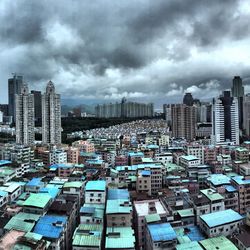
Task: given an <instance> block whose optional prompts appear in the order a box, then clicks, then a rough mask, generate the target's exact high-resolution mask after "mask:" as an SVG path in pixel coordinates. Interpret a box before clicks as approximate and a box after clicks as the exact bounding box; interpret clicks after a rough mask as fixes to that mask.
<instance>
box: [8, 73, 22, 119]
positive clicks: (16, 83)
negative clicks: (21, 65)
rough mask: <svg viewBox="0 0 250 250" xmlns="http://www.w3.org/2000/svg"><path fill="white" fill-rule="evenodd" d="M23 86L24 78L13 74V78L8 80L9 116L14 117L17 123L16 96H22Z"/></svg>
mask: <svg viewBox="0 0 250 250" xmlns="http://www.w3.org/2000/svg"><path fill="white" fill-rule="evenodd" d="M22 86H23V76H21V75H17V74H13V77H12V78H9V79H8V94H9V106H8V114H9V116H12V117H13V120H14V122H15V118H16V99H15V96H16V94H18V95H19V94H21V88H22Z"/></svg>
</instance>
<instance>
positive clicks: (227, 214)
mask: <svg viewBox="0 0 250 250" xmlns="http://www.w3.org/2000/svg"><path fill="white" fill-rule="evenodd" d="M200 218H201V219H202V220H203V221H204V222H205V223H206V224H207V225H208V226H209V227H217V226H220V225H223V224H226V223H231V222H234V221H239V220H242V219H243V217H242V216H241V215H240V214H239V213H237V212H235V211H234V210H232V209H227V210H225V211H219V212H214V213H210V214H203V215H201V216H200Z"/></svg>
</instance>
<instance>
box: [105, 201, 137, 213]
mask: <svg viewBox="0 0 250 250" xmlns="http://www.w3.org/2000/svg"><path fill="white" fill-rule="evenodd" d="M131 211H132V204H131V202H130V201H129V200H127V199H118V200H107V207H106V214H129V213H131Z"/></svg>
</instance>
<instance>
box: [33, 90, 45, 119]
mask: <svg viewBox="0 0 250 250" xmlns="http://www.w3.org/2000/svg"><path fill="white" fill-rule="evenodd" d="M31 94H33V95H34V108H35V121H37V122H38V123H41V122H42V93H41V91H36V90H31Z"/></svg>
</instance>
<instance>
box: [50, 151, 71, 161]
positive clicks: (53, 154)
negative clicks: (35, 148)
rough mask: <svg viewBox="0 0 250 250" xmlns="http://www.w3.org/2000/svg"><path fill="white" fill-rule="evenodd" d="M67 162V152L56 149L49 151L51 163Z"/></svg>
mask: <svg viewBox="0 0 250 250" xmlns="http://www.w3.org/2000/svg"><path fill="white" fill-rule="evenodd" d="M60 163H67V152H65V151H63V150H60V149H56V150H52V151H50V152H49V164H60Z"/></svg>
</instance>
